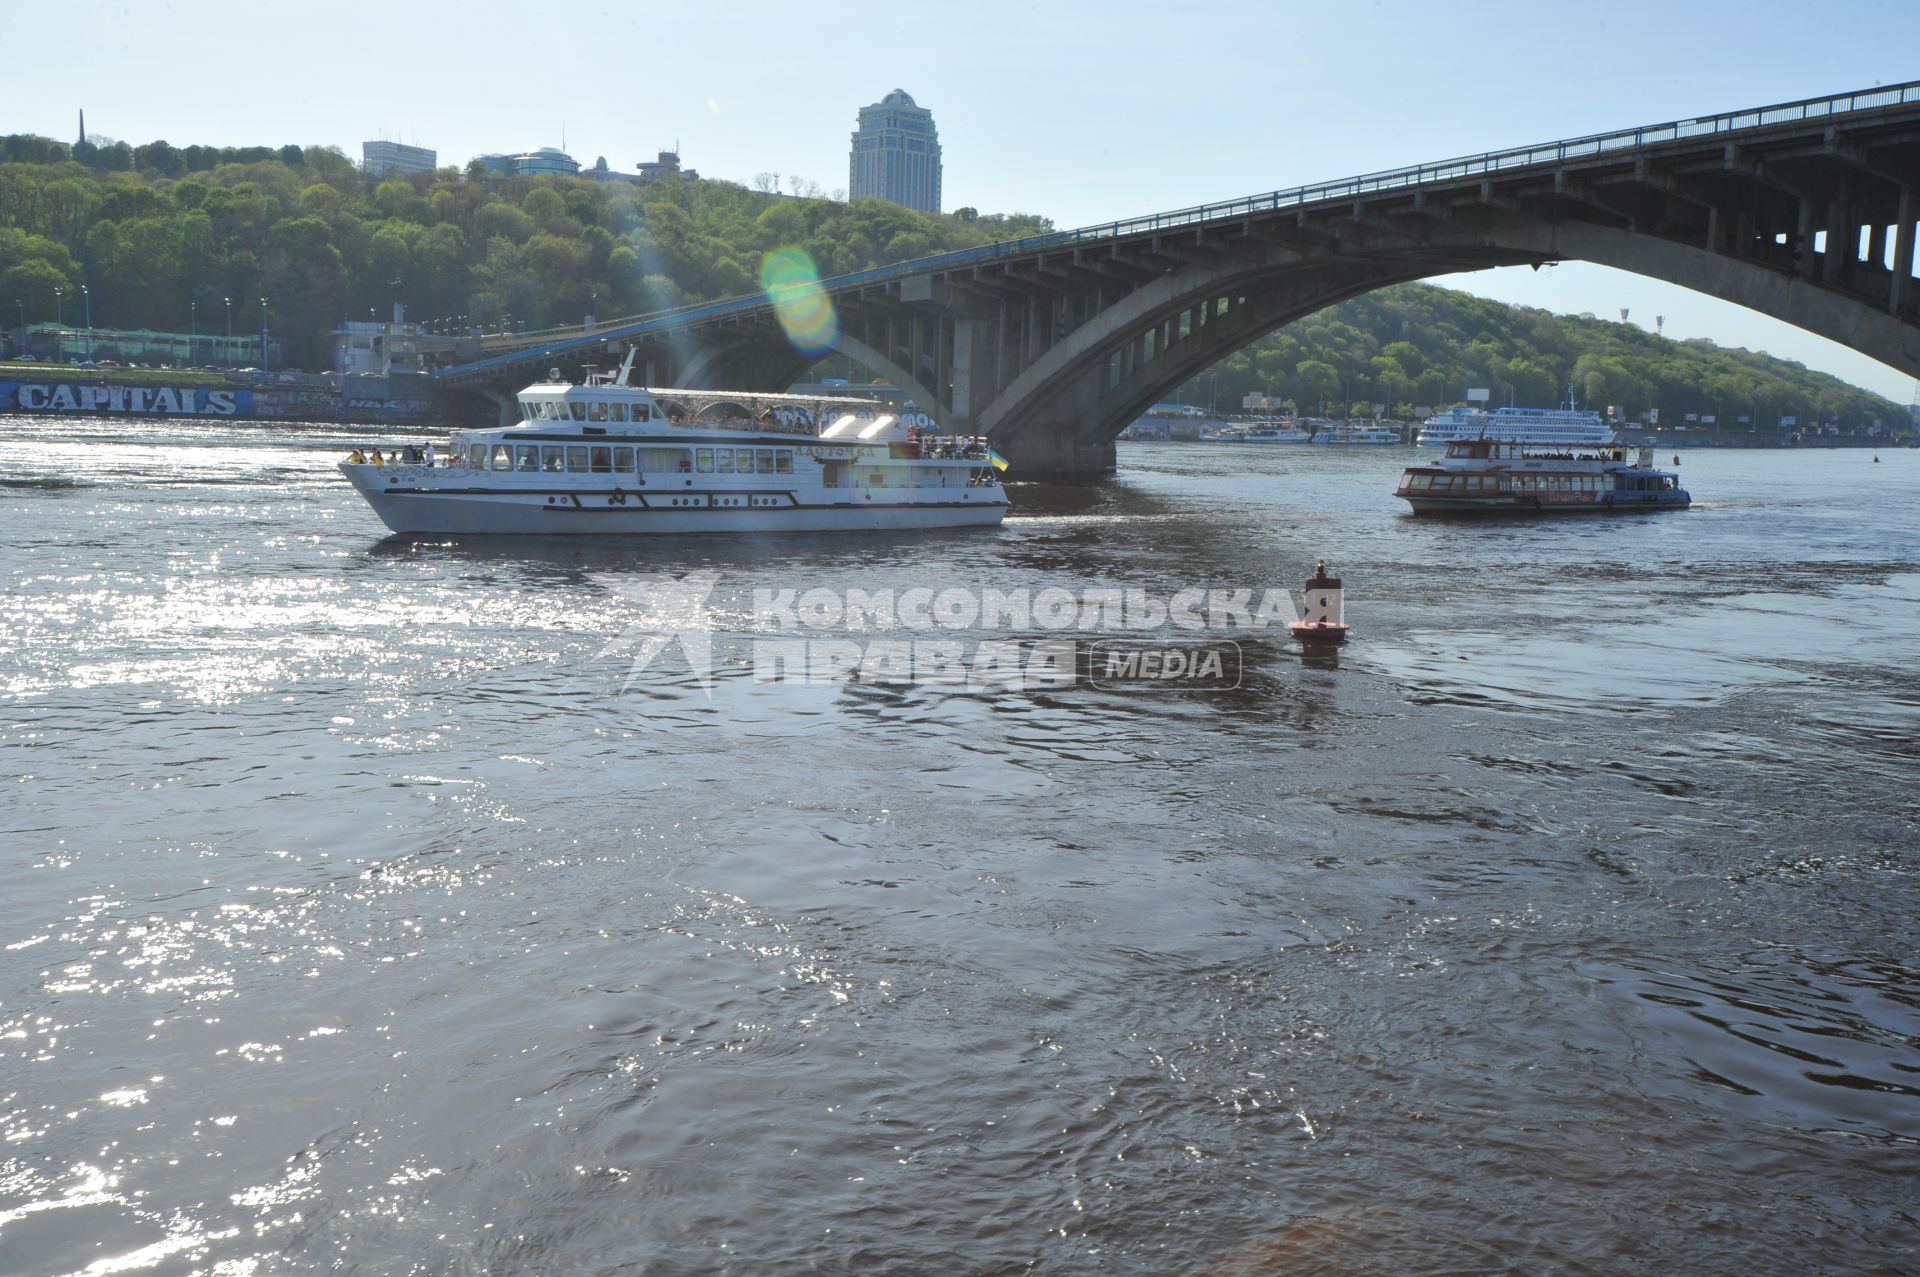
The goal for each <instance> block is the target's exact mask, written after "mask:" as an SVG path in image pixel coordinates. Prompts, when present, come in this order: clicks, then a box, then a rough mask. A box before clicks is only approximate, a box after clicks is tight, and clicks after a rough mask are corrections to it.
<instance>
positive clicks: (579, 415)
mask: <svg viewBox="0 0 1920 1277" xmlns="http://www.w3.org/2000/svg"><path fill="white" fill-rule="evenodd" d="M567 407H568V408H569V409H570V410H571V411H572V413H573V419H574V420H575V421H585V420H586V419H587V406H586V405H585V404H583V403H576V404H568V405H567Z"/></svg>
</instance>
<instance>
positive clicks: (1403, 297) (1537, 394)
mask: <svg viewBox="0 0 1920 1277" xmlns="http://www.w3.org/2000/svg"><path fill="white" fill-rule="evenodd" d="M1470 386H1478V387H1484V388H1485V389H1487V390H1488V391H1489V392H1490V393H1491V396H1492V402H1493V403H1494V404H1495V405H1502V404H1509V403H1511V404H1518V405H1521V406H1523V407H1537V408H1544V407H1551V406H1553V405H1554V404H1557V403H1560V402H1562V401H1563V400H1564V399H1565V398H1566V395H1567V388H1568V387H1569V386H1571V387H1572V389H1573V394H1574V396H1575V397H1576V399H1577V400H1578V401H1579V403H1580V405H1581V406H1582V407H1586V408H1592V409H1594V410H1596V411H1599V412H1603V413H1604V412H1606V411H1607V409H1608V408H1612V409H1614V410H1615V412H1616V413H1617V415H1619V416H1620V417H1622V418H1626V419H1630V420H1640V419H1642V416H1643V414H1644V413H1646V412H1647V411H1648V410H1649V409H1657V410H1658V411H1659V420H1660V422H1661V423H1663V424H1672V423H1678V422H1682V421H1684V420H1685V419H1686V416H1687V414H1689V413H1692V414H1695V415H1697V416H1700V417H1706V416H1714V417H1717V418H1718V419H1719V424H1720V425H1721V426H1722V427H1723V428H1731V427H1735V426H1736V423H1737V419H1738V418H1740V417H1747V418H1749V420H1750V421H1751V422H1754V423H1758V424H1759V425H1760V427H1761V428H1762V429H1768V430H1771V429H1772V428H1773V427H1774V425H1775V423H1776V422H1778V421H1779V419H1780V417H1782V416H1794V417H1798V418H1799V419H1800V420H1801V421H1802V422H1810V421H1830V422H1835V423H1838V424H1839V425H1840V426H1841V427H1842V429H1844V430H1849V431H1851V430H1854V429H1858V428H1864V427H1866V426H1868V425H1870V424H1871V423H1872V422H1873V421H1874V420H1875V419H1876V418H1877V419H1879V420H1880V421H1881V422H1883V424H1884V425H1885V426H1886V427H1888V428H1889V429H1891V428H1893V427H1895V426H1896V425H1899V426H1904V425H1905V423H1906V420H1907V410H1906V409H1905V408H1904V407H1902V406H1901V405H1898V404H1895V403H1893V402H1892V401H1890V400H1887V399H1884V398H1882V397H1881V396H1879V395H1876V394H1873V393H1871V392H1869V391H1866V390H1862V389H1860V388H1859V387H1857V386H1852V385H1849V384H1848V383H1846V382H1844V381H1841V380H1840V379H1839V378H1837V377H1833V376H1830V375H1828V374H1826V373H1821V372H1814V371H1812V370H1810V369H1808V368H1806V367H1804V366H1802V365H1801V364H1798V363H1795V362H1792V361H1790V360H1784V359H1778V358H1775V357H1774V356H1772V355H1764V354H1756V353H1754V352H1752V351H1748V350H1741V349H1737V348H1727V347H1722V346H1717V345H1715V344H1714V343H1713V342H1711V341H1707V340H1705V339H1694V340H1688V341H1671V340H1668V339H1666V338H1664V337H1660V336H1657V335H1655V334H1654V333H1651V332H1648V331H1647V330H1645V329H1643V328H1639V327H1636V326H1634V325H1632V324H1627V323H1615V322H1612V321H1608V320H1601V319H1595V318H1593V317H1591V316H1570V315H1556V314H1553V313H1551V312H1549V311H1544V310H1534V309H1532V308H1531V307H1526V306H1509V305H1506V304H1504V303H1501V302H1496V301H1489V300H1487V299H1486V298H1483V297H1474V296H1471V295H1470V294H1467V293H1461V292H1457V291H1455V290H1453V289H1448V288H1438V287H1435V286H1433V285H1431V284H1403V285H1400V286H1398V287H1395V288H1384V289H1381V290H1380V291H1378V292H1374V293H1368V294H1366V295H1364V296H1361V297H1357V298H1354V299H1353V300H1352V301H1348V302H1343V303H1341V304H1340V305H1338V306H1333V307H1330V308H1328V309H1327V310H1323V311H1321V312H1319V313H1318V314H1314V315H1309V316H1308V317H1307V318H1305V319H1302V320H1300V321H1298V322H1297V323H1294V324H1290V325H1288V326H1287V327H1286V328H1283V329H1281V330H1280V331H1279V332H1276V333H1274V334H1272V335H1271V336H1268V337H1266V338H1264V339H1262V340H1260V341H1258V342H1255V343H1254V344H1253V345H1251V346H1249V347H1247V348H1246V349H1244V350H1242V351H1240V352H1239V353H1237V354H1235V355H1233V356H1231V357H1229V358H1228V359H1226V360H1224V361H1222V362H1221V363H1220V364H1218V365H1217V366H1215V367H1214V368H1213V369H1211V370H1209V372H1207V373H1204V374H1202V375H1201V376H1199V377H1197V378H1195V379H1194V380H1193V381H1191V382H1189V383H1188V384H1187V385H1186V386H1184V387H1182V388H1181V391H1180V396H1179V397H1181V398H1183V399H1184V400H1185V401H1186V402H1188V403H1196V404H1202V405H1204V404H1206V403H1207V402H1208V400H1209V398H1210V397H1212V398H1213V400H1214V402H1216V403H1217V404H1218V405H1219V407H1220V408H1221V409H1222V410H1223V411H1225V410H1228V409H1233V410H1238V408H1239V405H1240V403H1241V398H1242V396H1243V395H1245V394H1246V393H1247V392H1249V391H1259V392H1263V393H1266V394H1270V395H1272V396H1273V397H1274V398H1275V399H1280V400H1286V401H1288V402H1289V403H1291V404H1292V405H1293V406H1294V409H1295V410H1296V411H1299V412H1302V413H1320V412H1322V411H1323V409H1322V405H1323V404H1324V405H1325V408H1324V411H1325V412H1326V413H1330V414H1334V415H1340V414H1342V413H1348V412H1350V413H1351V414H1352V415H1354V416H1370V415H1372V412H1373V407H1374V405H1375V404H1386V405H1388V408H1387V415H1389V416H1394V417H1399V418H1403V419H1405V418H1409V417H1412V416H1413V415H1415V410H1416V408H1419V407H1423V406H1434V407H1438V406H1444V405H1447V404H1452V403H1456V402H1459V401H1460V400H1461V399H1462V398H1463V397H1464V396H1465V394H1466V390H1467V388H1468V387H1470Z"/></svg>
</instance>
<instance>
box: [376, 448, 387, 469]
mask: <svg viewBox="0 0 1920 1277" xmlns="http://www.w3.org/2000/svg"><path fill="white" fill-rule="evenodd" d="M373 464H374V465H376V466H384V465H386V464H387V459H386V458H385V457H383V456H381V455H380V449H378V448H375V449H374V450H373Z"/></svg>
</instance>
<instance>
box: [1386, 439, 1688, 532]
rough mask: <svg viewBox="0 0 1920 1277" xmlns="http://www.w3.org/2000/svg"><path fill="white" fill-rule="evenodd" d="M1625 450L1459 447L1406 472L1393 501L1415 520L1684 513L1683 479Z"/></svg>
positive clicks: (1649, 455) (1494, 443)
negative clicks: (1427, 516) (1410, 510)
mask: <svg viewBox="0 0 1920 1277" xmlns="http://www.w3.org/2000/svg"><path fill="white" fill-rule="evenodd" d="M1628 453H1629V449H1628V447H1627V445H1625V444H1607V445H1604V446H1601V447H1584V448H1583V447H1568V446H1567V445H1565V444H1538V443H1535V444H1529V443H1518V442H1512V441H1509V440H1504V439H1462V440H1457V441H1455V442H1453V443H1449V444H1448V445H1447V455H1446V456H1444V457H1442V458H1441V459H1440V460H1438V461H1434V462H1429V463H1427V464H1426V465H1418V466H1409V467H1407V469H1406V471H1405V472H1404V473H1403V474H1402V475H1401V476H1400V486H1399V487H1398V488H1396V489H1395V490H1394V494H1393V495H1395V496H1396V497H1399V498H1401V499H1402V500H1404V501H1405V502H1406V503H1407V504H1408V505H1410V506H1412V507H1413V512H1414V513H1415V514H1618V513H1626V512H1629V511H1635V510H1683V509H1685V508H1686V507H1687V506H1689V505H1691V504H1692V502H1693V498H1692V497H1691V496H1690V495H1689V494H1688V492H1687V490H1686V489H1685V488H1683V487H1681V486H1680V476H1679V475H1677V474H1674V473H1673V472H1671V471H1668V470H1656V469H1654V468H1653V449H1652V448H1641V449H1639V455H1638V456H1637V457H1636V458H1635V459H1634V460H1632V461H1629V460H1628Z"/></svg>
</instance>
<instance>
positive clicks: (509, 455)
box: [493, 443, 513, 470]
mask: <svg viewBox="0 0 1920 1277" xmlns="http://www.w3.org/2000/svg"><path fill="white" fill-rule="evenodd" d="M493 468H494V469H495V470H511V469H513V449H512V448H509V447H508V446H507V445H506V444H504V443H496V444H494V445H493Z"/></svg>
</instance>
